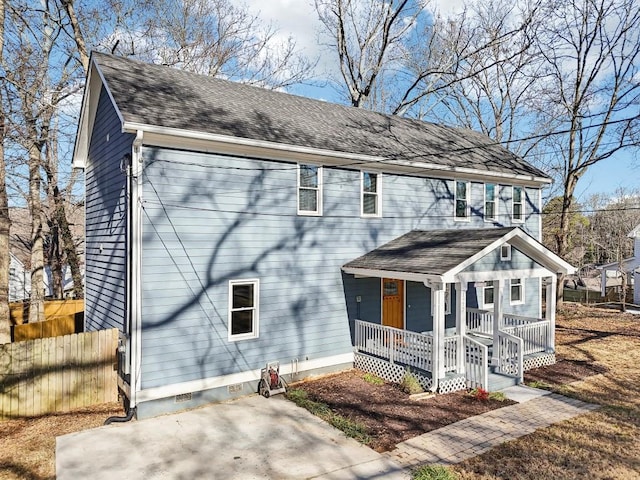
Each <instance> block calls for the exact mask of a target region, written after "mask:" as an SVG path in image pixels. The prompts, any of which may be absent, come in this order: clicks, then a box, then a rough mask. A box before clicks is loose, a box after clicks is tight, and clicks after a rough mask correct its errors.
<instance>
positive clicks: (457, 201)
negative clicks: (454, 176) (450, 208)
mask: <svg viewBox="0 0 640 480" xmlns="http://www.w3.org/2000/svg"><path fill="white" fill-rule="evenodd" d="M469 187H470V184H469V182H463V181H460V180H456V190H455V198H454V209H455V210H454V219H455V220H469V190H470V188H469Z"/></svg>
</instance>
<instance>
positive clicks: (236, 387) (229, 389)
mask: <svg viewBox="0 0 640 480" xmlns="http://www.w3.org/2000/svg"><path fill="white" fill-rule="evenodd" d="M241 391H242V384H241V383H236V384H235V385H229V386H228V387H227V392H229V393H238V392H241Z"/></svg>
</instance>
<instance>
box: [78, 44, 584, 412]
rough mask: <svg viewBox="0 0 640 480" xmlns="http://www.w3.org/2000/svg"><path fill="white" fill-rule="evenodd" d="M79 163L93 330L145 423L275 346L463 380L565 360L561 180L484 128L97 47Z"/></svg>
mask: <svg viewBox="0 0 640 480" xmlns="http://www.w3.org/2000/svg"><path fill="white" fill-rule="evenodd" d="M74 166H75V167H77V168H82V169H84V171H85V179H86V274H85V278H86V282H85V283H86V286H85V289H86V294H85V299H86V306H85V322H86V325H85V326H86V329H87V330H98V329H104V328H113V327H115V328H118V329H119V330H120V332H121V346H120V349H119V351H120V355H121V361H120V375H119V377H120V380H119V387H120V389H121V391H122V392H123V394H124V395H125V397H126V398H127V401H128V403H129V406H130V408H135V409H136V414H137V416H138V417H139V418H142V417H148V416H153V415H157V414H161V413H166V412H171V411H176V410H181V409H185V408H191V407H193V406H196V405H200V404H203V403H207V402H213V401H220V400H224V399H229V398H233V397H236V396H240V395H247V394H251V393H254V392H256V391H257V388H258V381H259V379H260V370H261V368H263V367H264V365H265V364H266V363H267V362H274V361H277V362H279V363H280V373H281V374H283V375H284V376H285V378H286V379H288V380H290V379H292V380H297V379H302V378H305V377H309V376H311V375H318V374H323V373H328V372H335V371H340V370H344V369H346V368H352V367H353V366H354V364H355V365H356V366H357V367H359V368H363V369H368V370H370V371H372V372H375V373H377V374H378V375H380V376H382V377H384V378H387V379H389V380H391V381H393V380H398V379H399V378H401V376H402V375H403V374H404V372H405V371H406V369H407V368H411V370H412V372H415V374H416V375H417V376H418V377H419V379H420V381H421V383H422V384H423V386H424V387H425V388H428V389H431V390H433V391H438V392H442V393H445V392H449V391H454V390H457V389H462V388H467V387H469V386H483V387H485V388H494V387H496V386H497V385H498V383H499V382H505V381H506V382H513V383H515V382H518V381H520V380H521V379H522V372H523V370H524V369H525V368H529V367H531V366H537V365H542V364H545V363H551V362H553V361H555V360H554V359H555V357H554V334H553V332H554V327H555V313H554V307H555V305H554V299H555V290H556V275H557V274H558V273H571V272H573V267H571V265H569V264H567V263H566V262H564V261H563V260H562V259H561V258H559V257H557V256H556V255H554V254H553V253H551V252H550V251H548V250H547V249H546V248H545V247H543V246H542V245H541V244H540V241H539V240H540V237H541V219H540V210H541V189H542V188H543V187H544V186H546V185H548V184H549V183H550V179H549V177H548V176H546V175H545V174H544V173H543V172H541V171H539V170H537V169H536V168H534V167H532V166H531V165H529V164H528V163H526V162H525V161H524V160H522V159H521V158H519V157H517V156H516V155H514V154H512V153H511V152H509V151H508V150H506V149H504V148H503V147H501V146H500V145H498V144H496V143H495V142H492V141H491V140H490V139H488V138H486V137H484V136H482V135H480V134H477V133H475V132H471V131H467V130H458V129H454V128H449V127H446V126H442V125H436V124H430V123H425V122H420V121H416V120H411V119H405V118H400V117H396V116H387V115H382V114H379V113H375V112H370V111H366V110H362V109H356V108H351V107H346V106H342V105H336V104H331V103H327V102H322V101H317V100H312V99H308V98H303V97H299V96H294V95H289V94H286V93H282V92H276V91H269V90H265V89H262V88H257V87H253V86H248V85H243V84H238V83H235V82H230V81H226V80H221V79H216V78H209V77H204V76H199V75H195V74H192V73H187V72H183V71H179V70H176V69H172V68H168V67H164V66H158V65H150V64H145V63H142V62H139V61H135V60H130V59H125V58H120V57H116V56H111V55H106V54H100V53H94V54H93V55H92V58H91V67H90V71H89V74H88V78H87V83H86V88H85V93H84V98H83V104H82V111H81V117H80V122H79V127H78V135H77V139H76V145H75V150H74ZM543 289H544V290H546V293H547V299H548V301H547V303H546V308H545V309H544V310H543V308H542V301H541V299H542V291H543ZM492 382H493V383H492Z"/></svg>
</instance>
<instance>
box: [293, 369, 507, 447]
mask: <svg viewBox="0 0 640 480" xmlns="http://www.w3.org/2000/svg"><path fill="white" fill-rule="evenodd" d="M363 375H364V373H363V372H361V371H359V370H350V371H348V372H344V373H340V374H337V375H332V376H328V377H323V378H320V379H317V380H313V381H308V382H304V383H301V384H298V385H296V386H295V388H301V389H303V390H305V391H306V392H307V395H308V396H309V398H311V399H312V400H315V401H317V402H322V403H325V404H327V405H328V406H329V407H330V408H331V409H332V410H333V411H334V412H336V413H338V414H340V415H342V416H344V417H347V418H349V419H351V420H352V421H355V422H358V423H361V424H363V425H364V426H365V427H366V429H367V433H368V434H369V435H370V436H371V443H370V444H369V446H370V447H371V448H373V449H374V450H376V451H378V452H384V451H387V450H392V449H393V448H394V447H395V446H396V444H398V443H399V442H402V441H404V440H408V439H409V438H412V437H415V436H418V435H421V434H423V433H425V432H429V431H431V430H435V429H437V428H440V427H444V426H445V425H449V424H451V423H454V422H457V421H459V420H462V419H465V418H468V417H472V416H474V415H479V414H481V413H485V412H488V411H490V410H494V409H496V408H501V407H504V406H506V405H512V404H513V403H514V402H512V401H510V400H506V401H504V402H500V401H496V400H487V401H482V400H478V399H475V398H472V397H470V396H469V395H467V394H466V392H457V393H450V394H446V395H436V396H434V397H431V398H428V399H424V400H410V399H409V395H408V394H406V393H404V392H403V391H401V390H400V389H399V388H398V387H397V386H396V385H394V384H390V383H384V384H383V385H372V384H370V383H368V382H366V381H364V380H363V379H362V377H363Z"/></svg>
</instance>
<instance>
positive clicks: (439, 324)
mask: <svg viewBox="0 0 640 480" xmlns="http://www.w3.org/2000/svg"><path fill="white" fill-rule="evenodd" d="M429 287H431V306H432V308H433V358H432V363H433V371H432V372H431V375H433V380H434V382H435V381H436V379H440V378H443V377H444V375H445V374H444V284H442V283H436V282H433V283H430V284H429ZM434 385H437V384H436V383H434Z"/></svg>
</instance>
